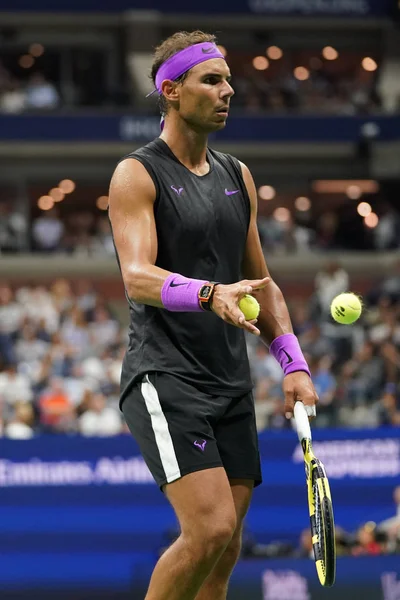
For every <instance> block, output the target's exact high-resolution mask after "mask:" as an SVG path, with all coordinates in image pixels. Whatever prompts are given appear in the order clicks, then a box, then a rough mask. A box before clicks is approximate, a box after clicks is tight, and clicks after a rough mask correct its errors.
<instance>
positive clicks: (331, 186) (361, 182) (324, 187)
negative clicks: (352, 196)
mask: <svg viewBox="0 0 400 600" xmlns="http://www.w3.org/2000/svg"><path fill="white" fill-rule="evenodd" d="M352 186H357V187H359V188H360V190H361V192H362V193H363V194H376V193H377V192H379V183H378V182H377V181H374V180H373V179H357V180H351V179H316V180H315V181H313V182H312V189H313V191H314V192H317V193H318V194H347V192H348V189H349V188H350V187H352Z"/></svg>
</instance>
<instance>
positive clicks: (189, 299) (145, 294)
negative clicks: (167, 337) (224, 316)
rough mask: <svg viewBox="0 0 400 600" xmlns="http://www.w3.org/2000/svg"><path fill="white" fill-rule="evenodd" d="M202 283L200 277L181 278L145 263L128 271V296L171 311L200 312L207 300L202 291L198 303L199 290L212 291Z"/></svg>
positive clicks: (203, 281) (181, 276)
mask: <svg viewBox="0 0 400 600" xmlns="http://www.w3.org/2000/svg"><path fill="white" fill-rule="evenodd" d="M206 283H207V281H206V280H203V279H194V278H191V277H185V276H184V275H180V274H179V273H171V272H169V271H165V270H164V269H160V268H159V267H156V266H155V265H152V264H148V265H146V266H145V267H141V268H140V269H136V271H135V273H134V275H133V274H132V276H131V278H130V279H129V287H128V295H129V298H131V299H132V300H135V301H136V302H138V303H140V304H148V305H150V306H155V307H159V308H165V309H167V310H170V311H175V312H200V311H202V310H203V307H204V303H207V300H208V296H207V293H206V297H204V295H203V296H202V300H201V302H200V291H201V290H203V289H204V291H205V292H207V291H208V292H209V293H211V290H212V286H209V288H207V287H206V285H205V284H206ZM204 309H205V310H206V309H207V306H206V307H205V308H204ZM208 310H210V309H208Z"/></svg>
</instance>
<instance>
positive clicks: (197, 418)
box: [109, 31, 317, 600]
mask: <svg viewBox="0 0 400 600" xmlns="http://www.w3.org/2000/svg"><path fill="white" fill-rule="evenodd" d="M152 78H153V82H154V85H155V92H156V93H157V94H158V95H159V98H160V106H161V111H162V117H163V129H162V133H161V135H160V137H159V138H157V139H155V140H154V141H153V142H151V143H149V144H147V145H146V146H144V147H142V148H140V149H139V150H137V151H135V152H133V153H132V154H130V155H128V156H127V157H124V159H123V160H122V161H121V162H120V163H119V164H118V166H117V168H116V170H115V173H114V175H113V177H112V181H111V186H110V196H109V215H110V220H111V224H112V229H113V235H114V240H115V246H116V250H117V254H118V260H119V264H120V268H121V272H122V277H123V281H124V286H125V290H126V296H127V299H128V302H129V307H130V315H131V326H130V336H129V347H128V350H127V353H126V355H125V359H124V364H123V371H122V377H121V409H122V411H123V413H124V416H125V419H126V422H127V424H128V426H129V428H130V430H131V432H132V434H133V436H134V438H135V439H136V441H137V442H138V444H139V447H140V450H141V452H142V454H143V457H144V459H145V461H146V463H147V465H148V467H149V469H150V471H151V472H152V474H153V476H154V478H155V480H156V482H157V483H158V485H159V486H160V488H161V489H162V490H163V491H164V492H165V494H166V497H167V498H168V500H169V502H170V503H171V505H172V506H173V508H174V510H175V512H176V515H177V518H178V520H179V523H180V528H181V535H180V537H179V538H178V539H177V540H176V542H175V543H174V544H173V545H172V546H171V547H170V548H169V549H168V550H167V551H166V552H165V553H164V554H163V556H162V557H161V559H160V560H159V562H158V564H157V565H156V567H155V569H154V572H153V575H152V578H151V581H150V585H149V589H148V592H147V595H146V600H193V599H195V598H196V600H224V599H225V598H226V594H227V589H228V581H229V577H230V575H231V573H232V570H233V568H234V566H235V563H236V561H237V559H238V557H239V553H240V544H241V531H242V522H243V519H244V517H245V515H246V512H247V509H248V507H249V503H250V499H251V495H252V492H253V488H254V486H256V485H258V484H259V483H261V471H260V458H259V452H258V442H257V434H256V425H255V418H254V405H253V398H252V383H251V379H250V370H249V363H248V359H247V354H246V344H245V336H244V332H245V331H248V332H250V333H252V334H254V335H257V336H258V335H261V337H262V339H263V340H264V342H265V343H266V344H268V345H269V347H270V352H271V353H272V354H273V355H274V356H275V358H276V359H277V360H278V361H279V363H280V364H281V366H282V368H283V370H284V373H285V377H284V383H283V387H284V393H285V399H286V400H285V410H286V413H287V416H288V417H289V416H291V415H292V413H293V406H294V401H295V400H296V399H300V400H302V401H303V402H304V404H306V405H308V406H310V407H312V406H314V405H315V403H316V401H317V395H316V392H315V390H314V387H313V385H312V383H311V379H310V373H309V369H308V366H307V363H306V361H305V360H304V357H303V355H302V352H301V350H300V347H299V344H298V341H297V339H296V337H295V336H294V335H293V331H292V326H291V322H290V317H289V314H288V310H287V307H286V303H285V301H284V298H283V296H282V293H281V291H280V289H279V288H278V286H277V285H276V284H275V283H274V281H273V280H272V279H271V277H270V275H269V273H268V269H267V266H266V264H265V260H264V256H263V252H262V249H261V245H260V240H259V236H258V232H257V224H256V216H257V194H256V190H255V186H254V183H253V179H252V177H251V174H250V172H249V169H248V168H247V167H246V166H245V165H244V164H242V163H240V162H239V161H238V160H237V159H235V158H233V157H232V156H229V155H227V154H221V153H220V152H216V151H214V150H212V149H211V148H209V147H208V145H207V137H208V134H210V133H211V132H214V131H219V130H220V129H222V128H223V127H225V124H226V121H227V118H228V112H229V106H230V101H231V98H232V96H233V94H234V91H233V89H232V86H231V83H230V81H231V75H230V71H229V67H228V65H227V63H226V61H225V58H224V56H223V55H222V54H221V52H220V51H219V50H218V47H217V46H216V45H215V38H214V36H212V35H208V34H205V33H203V32H200V31H196V32H192V33H187V32H179V33H176V34H175V35H173V36H171V37H170V38H168V39H167V40H166V41H164V42H163V43H162V44H161V45H160V46H159V47H158V48H157V49H156V51H155V55H154V62H153V67H152ZM245 294H254V295H255V296H256V297H257V299H258V301H259V302H260V304H261V306H262V310H261V313H260V316H259V319H258V323H256V322H255V321H251V322H250V321H246V319H245V318H244V315H243V313H242V312H241V311H240V309H239V307H238V302H239V300H240V299H241V298H242V297H243V296H244V295H245Z"/></svg>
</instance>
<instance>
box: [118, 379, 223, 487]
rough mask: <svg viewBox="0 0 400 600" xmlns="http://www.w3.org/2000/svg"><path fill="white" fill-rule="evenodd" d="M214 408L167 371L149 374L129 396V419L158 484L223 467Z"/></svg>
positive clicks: (126, 411)
mask: <svg viewBox="0 0 400 600" xmlns="http://www.w3.org/2000/svg"><path fill="white" fill-rule="evenodd" d="M212 407H213V403H212V397H210V396H207V394H204V393H202V392H199V391H198V390H197V389H196V388H194V387H193V386H191V385H189V384H187V383H186V382H184V381H183V380H181V379H179V378H178V377H174V376H172V375H169V374H167V373H150V374H148V375H145V377H144V378H143V380H142V381H141V382H139V383H138V384H137V385H136V386H135V387H134V389H133V390H132V392H131V393H130V395H129V396H128V397H127V398H125V400H124V402H123V404H122V407H121V408H122V412H123V414H124V417H125V420H126V422H127V425H128V427H129V429H130V431H131V433H132V435H133V437H134V438H135V440H136V441H137V443H138V445H139V448H140V451H141V453H142V456H143V458H144V460H145V461H146V464H147V466H148V467H149V469H150V471H151V473H152V475H153V477H154V479H155V480H156V482H157V484H158V485H159V486H160V487H163V486H164V485H165V484H167V483H172V482H173V481H176V480H177V479H180V478H181V477H183V476H184V475H187V474H188V473H194V472H196V471H201V470H204V469H211V468H213V467H221V466H222V461H221V457H220V455H219V450H218V446H217V442H216V439H215V436H214V432H213V429H212V427H211V425H210V422H209V417H210V413H211V412H212Z"/></svg>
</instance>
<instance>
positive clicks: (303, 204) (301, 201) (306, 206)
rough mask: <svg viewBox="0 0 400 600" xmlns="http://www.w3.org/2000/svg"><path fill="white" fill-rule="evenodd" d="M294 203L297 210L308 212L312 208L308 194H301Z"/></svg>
mask: <svg viewBox="0 0 400 600" xmlns="http://www.w3.org/2000/svg"><path fill="white" fill-rule="evenodd" d="M294 205H295V207H296V209H297V210H299V211H301V212H306V211H307V210H310V208H311V200H310V199H309V198H307V197H306V196H299V197H298V198H296V200H295V202H294Z"/></svg>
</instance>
